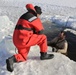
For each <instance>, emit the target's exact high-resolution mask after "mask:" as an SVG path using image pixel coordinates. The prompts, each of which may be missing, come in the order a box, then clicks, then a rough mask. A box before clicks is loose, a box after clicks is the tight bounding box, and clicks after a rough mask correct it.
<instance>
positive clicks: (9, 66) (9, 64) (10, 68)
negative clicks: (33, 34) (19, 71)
mask: <svg viewBox="0 0 76 75" xmlns="http://www.w3.org/2000/svg"><path fill="white" fill-rule="evenodd" d="M15 62H16V59H15V57H14V56H12V57H10V58H8V59H6V65H7V66H6V68H7V70H8V71H10V72H12V71H13V70H14V68H13V64H14V63H15Z"/></svg>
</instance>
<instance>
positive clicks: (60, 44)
mask: <svg viewBox="0 0 76 75" xmlns="http://www.w3.org/2000/svg"><path fill="white" fill-rule="evenodd" d="M65 37H66V32H65V31H61V32H60V33H59V35H58V36H57V37H55V38H54V39H52V40H51V41H50V42H49V43H48V46H51V47H52V51H53V52H59V53H62V54H65V55H67V48H68V42H67V40H66V39H65Z"/></svg>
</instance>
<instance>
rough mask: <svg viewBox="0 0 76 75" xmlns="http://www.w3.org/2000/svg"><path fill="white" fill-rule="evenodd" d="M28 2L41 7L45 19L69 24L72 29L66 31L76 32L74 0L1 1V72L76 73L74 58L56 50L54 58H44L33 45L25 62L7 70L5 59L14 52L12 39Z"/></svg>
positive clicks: (28, 74)
mask: <svg viewBox="0 0 76 75" xmlns="http://www.w3.org/2000/svg"><path fill="white" fill-rule="evenodd" d="M29 2H30V3H33V4H34V5H39V6H41V7H42V10H43V14H42V15H41V20H42V22H45V21H50V22H53V23H56V24H57V25H59V26H61V27H69V28H71V29H66V30H65V31H70V32H71V33H73V34H75V35H76V31H75V30H76V13H75V12H76V8H75V7H76V4H75V3H76V1H75V0H72V1H71V0H67V1H66V0H47V1H46V0H44V1H41V0H28V1H26V0H16V1H14V0H0V75H42V74H44V75H76V62H75V61H73V60H71V59H70V58H68V57H66V56H65V55H62V54H60V53H53V54H54V55H55V57H54V58H53V59H50V60H43V61H41V60H40V58H39V57H40V51H39V47H38V46H32V47H31V49H30V52H29V55H28V60H27V61H26V62H21V63H15V64H14V68H15V69H14V72H12V73H10V72H8V71H7V70H6V63H5V61H6V59H7V58H8V57H10V56H12V55H13V54H15V46H14V45H13V42H12V34H13V30H14V27H15V24H16V22H17V19H18V18H19V17H20V15H21V14H22V13H24V12H26V9H25V4H27V3H29ZM42 4H43V6H42ZM68 4H69V5H68ZM64 6H65V7H64ZM49 28H51V26H49ZM16 52H17V51H16ZM48 53H52V52H51V47H48Z"/></svg>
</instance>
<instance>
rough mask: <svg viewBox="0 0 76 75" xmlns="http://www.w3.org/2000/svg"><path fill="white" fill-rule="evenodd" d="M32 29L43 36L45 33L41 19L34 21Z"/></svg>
mask: <svg viewBox="0 0 76 75" xmlns="http://www.w3.org/2000/svg"><path fill="white" fill-rule="evenodd" d="M31 25H32V27H33V28H34V29H35V31H36V32H37V33H38V34H43V33H44V27H43V25H42V23H41V21H40V19H39V18H37V19H35V20H34V21H32V22H31Z"/></svg>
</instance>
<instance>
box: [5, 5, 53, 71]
mask: <svg viewBox="0 0 76 75" xmlns="http://www.w3.org/2000/svg"><path fill="white" fill-rule="evenodd" d="M26 9H27V12H26V13H24V14H23V15H22V16H21V17H20V18H19V20H18V22H17V24H16V27H15V30H14V33H13V43H14V45H15V46H16V48H17V49H18V54H15V55H13V56H12V57H9V58H8V59H6V68H7V70H8V71H10V72H12V71H13V70H14V68H13V64H14V63H15V62H23V61H26V60H27V55H28V53H29V50H30V47H31V46H34V45H39V47H40V59H41V60H45V59H52V58H53V57H54V55H53V54H47V38H46V36H45V35H44V34H43V31H44V28H43V25H42V23H41V21H40V18H39V16H40V15H41V13H42V11H41V8H40V7H39V6H35V7H34V6H33V5H32V4H27V5H26Z"/></svg>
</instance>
